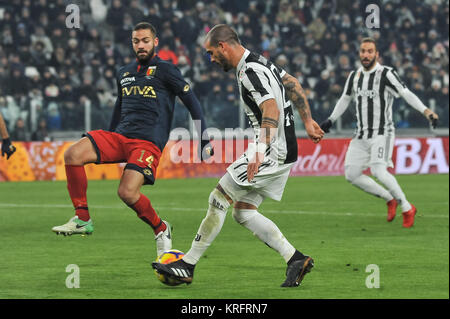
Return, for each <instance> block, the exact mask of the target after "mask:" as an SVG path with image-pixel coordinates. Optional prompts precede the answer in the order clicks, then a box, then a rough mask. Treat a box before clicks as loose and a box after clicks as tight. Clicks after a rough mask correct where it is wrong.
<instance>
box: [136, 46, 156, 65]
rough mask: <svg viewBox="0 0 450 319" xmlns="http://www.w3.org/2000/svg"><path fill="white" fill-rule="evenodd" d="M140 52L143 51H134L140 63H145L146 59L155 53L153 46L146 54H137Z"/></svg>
mask: <svg viewBox="0 0 450 319" xmlns="http://www.w3.org/2000/svg"><path fill="white" fill-rule="evenodd" d="M141 52H143V51H138V52H136V57H137V59H138V61H139V63H140V64H147V63H148V61H150V59H151V58H152V57H153V55H154V54H155V47H153V48H152V49H151V50H150V51H149V52H148V54H146V55H144V56H142V55H139V53H141ZM144 53H145V52H144Z"/></svg>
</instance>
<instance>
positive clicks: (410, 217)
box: [402, 204, 417, 228]
mask: <svg viewBox="0 0 450 319" xmlns="http://www.w3.org/2000/svg"><path fill="white" fill-rule="evenodd" d="M416 212H417V209H416V208H415V207H414V205H413V204H411V209H410V210H408V211H407V212H403V213H402V215H403V227H405V228H410V227H412V226H413V225H414V216H415V215H416Z"/></svg>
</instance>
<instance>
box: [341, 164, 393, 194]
mask: <svg viewBox="0 0 450 319" xmlns="http://www.w3.org/2000/svg"><path fill="white" fill-rule="evenodd" d="M362 171H363V169H362V168H360V167H355V166H346V167H345V178H346V179H347V181H349V182H350V183H351V184H352V185H354V186H356V187H358V188H360V189H362V190H363V191H365V192H366V193H369V194H371V195H374V196H377V197H381V198H383V199H384V200H385V201H386V202H388V201H390V200H391V199H393V198H394V197H393V196H392V195H391V193H390V192H388V191H387V190H386V189H385V188H384V187H383V186H381V185H380V184H378V183H377V182H375V181H374V180H373V179H372V178H370V177H369V176H367V175H364V174H363V173H362ZM372 173H373V172H372Z"/></svg>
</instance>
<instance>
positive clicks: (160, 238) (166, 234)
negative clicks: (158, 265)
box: [155, 220, 172, 256]
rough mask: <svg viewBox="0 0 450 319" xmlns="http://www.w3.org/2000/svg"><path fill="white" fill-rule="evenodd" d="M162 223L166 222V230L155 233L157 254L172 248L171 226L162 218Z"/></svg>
mask: <svg viewBox="0 0 450 319" xmlns="http://www.w3.org/2000/svg"><path fill="white" fill-rule="evenodd" d="M163 223H164V224H166V230H165V231H161V232H159V233H158V234H157V235H155V240H156V254H157V256H160V255H161V254H162V253H163V252H165V251H167V250H170V249H172V226H170V224H169V223H168V222H166V221H165V220H163Z"/></svg>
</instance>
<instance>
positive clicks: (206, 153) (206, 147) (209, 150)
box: [200, 140, 214, 161]
mask: <svg viewBox="0 0 450 319" xmlns="http://www.w3.org/2000/svg"><path fill="white" fill-rule="evenodd" d="M201 146H202V151H201V152H200V159H201V160H202V161H204V160H207V159H208V158H210V157H211V156H213V155H214V148H213V146H212V145H211V142H210V141H208V140H202V142H201Z"/></svg>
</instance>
